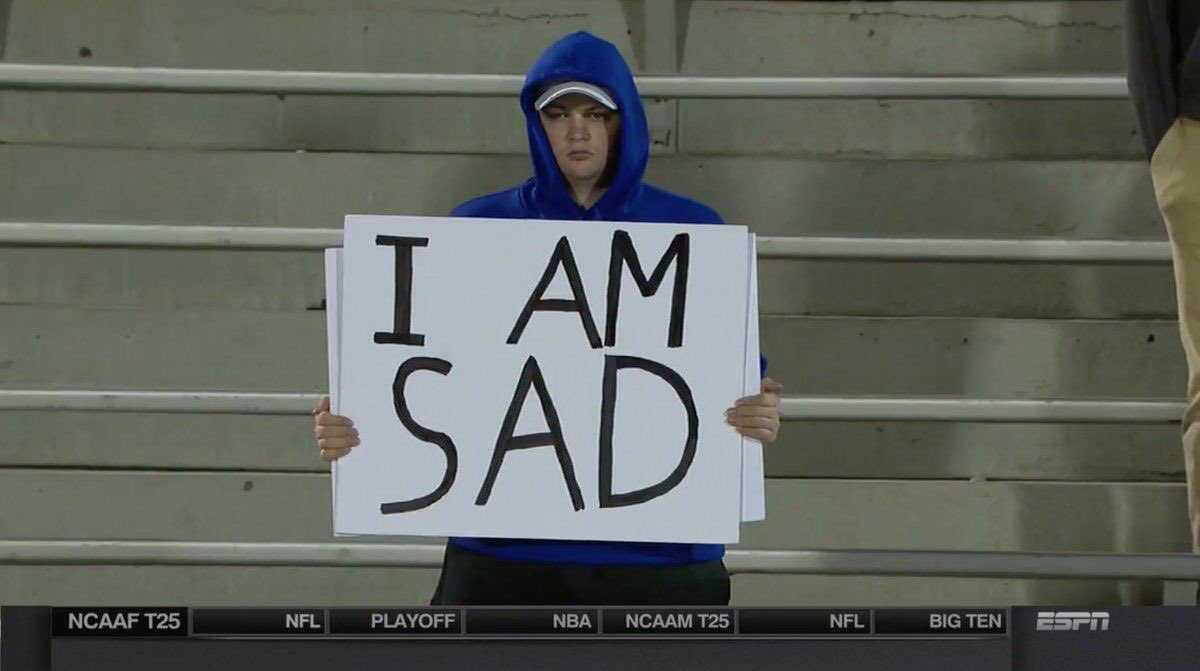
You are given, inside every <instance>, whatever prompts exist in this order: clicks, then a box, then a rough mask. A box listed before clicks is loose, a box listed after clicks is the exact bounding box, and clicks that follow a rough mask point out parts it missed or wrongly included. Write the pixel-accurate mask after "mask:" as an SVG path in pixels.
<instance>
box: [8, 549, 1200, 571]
mask: <svg viewBox="0 0 1200 671" xmlns="http://www.w3.org/2000/svg"><path fill="white" fill-rule="evenodd" d="M442 553H443V546H441V545H429V544H422V545H417V544H413V545H403V544H386V545H385V544H379V543H234V542H191V541H112V540H80V541H46V540H0V566H2V565H60V566H62V565H66V566H102V565H168V566H326V567H332V566H339V567H348V566H354V567H368V566H371V567H395V568H400V567H406V568H436V567H438V566H440V565H441V561H442ZM725 564H726V566H727V567H728V569H729V571H730V572H731V573H735V574H745V573H760V574H795V575H892V576H937V577H957V578H984V577H992V578H1090V579H1096V578H1107V579H1167V580H1197V579H1200V556H1197V555H1190V554H1099V553H1040V552H994V551H941V550H757V549H756V550H743V549H731V550H728V551H727V553H726V558H725Z"/></svg>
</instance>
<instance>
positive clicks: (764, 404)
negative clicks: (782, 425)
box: [725, 377, 783, 445]
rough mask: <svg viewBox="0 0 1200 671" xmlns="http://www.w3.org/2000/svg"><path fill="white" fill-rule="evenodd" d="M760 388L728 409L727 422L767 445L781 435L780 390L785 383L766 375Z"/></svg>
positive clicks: (742, 432)
mask: <svg viewBox="0 0 1200 671" xmlns="http://www.w3.org/2000/svg"><path fill="white" fill-rule="evenodd" d="M760 388H761V389H762V391H761V392H760V393H758V394H755V395H754V396H746V397H745V398H739V399H738V400H737V402H736V403H734V404H733V407H732V408H730V409H728V410H726V411H725V422H726V423H727V424H729V425H730V426H732V427H733V428H735V429H737V432H738V433H740V434H742V435H743V436H746V437H747V438H753V439H755V440H757V441H760V442H761V443H762V444H763V445H766V444H768V443H772V442H774V441H775V438H776V437H778V436H779V392H781V391H783V385H781V384H779V383H778V382H776V381H775V380H772V379H771V378H769V377H764V378H763V379H762V386H761V387H760Z"/></svg>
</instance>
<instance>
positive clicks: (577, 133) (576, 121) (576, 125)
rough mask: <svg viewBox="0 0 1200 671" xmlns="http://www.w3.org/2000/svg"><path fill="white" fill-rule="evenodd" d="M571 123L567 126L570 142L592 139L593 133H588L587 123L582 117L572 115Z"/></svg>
mask: <svg viewBox="0 0 1200 671" xmlns="http://www.w3.org/2000/svg"><path fill="white" fill-rule="evenodd" d="M569 119H570V123H569V125H568V126H567V139H568V140H581V141H585V142H586V141H587V140H590V139H592V137H591V133H590V132H589V131H588V127H587V121H586V119H584V118H583V117H582V116H576V115H571V116H570V117H569Z"/></svg>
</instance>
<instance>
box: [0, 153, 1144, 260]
mask: <svg viewBox="0 0 1200 671" xmlns="http://www.w3.org/2000/svg"><path fill="white" fill-rule="evenodd" d="M530 170H531V168H530V165H529V159H528V158H527V157H516V156H513V157H484V156H444V155H375V154H344V153H304V152H286V153H285V152H206V151H138V150H105V149H85V148H68V147H29V146H14V145H0V220H5V221H42V220H44V221H76V222H85V223H87V222H113V223H136V222H139V221H140V222H145V223H161V224H170V223H181V224H247V225H259V226H271V225H279V226H316V227H340V226H341V222H342V217H343V216H344V215H345V214H346V213H347V212H353V213H385V214H424V215H444V214H446V213H447V212H449V211H450V209H451V208H453V207H454V206H455V205H457V204H459V203H461V202H463V201H464V200H467V199H469V198H474V197H476V196H478V195H481V194H483V193H488V192H491V191H495V190H499V189H503V188H507V187H511V186H514V185H516V184H519V183H520V182H522V181H524V180H525V179H527V178H528V177H529V175H530ZM648 180H649V181H650V182H651V183H653V184H656V185H658V186H662V187H664V188H668V189H672V190H675V191H678V192H680V193H683V194H684V195H689V196H692V197H695V198H700V199H702V200H704V201H705V202H706V203H708V204H710V205H712V206H713V207H714V208H716V209H717V211H718V212H720V213H721V214H722V216H723V217H724V218H725V220H726V221H729V222H733V223H742V224H748V225H750V227H751V228H752V229H753V230H754V231H755V232H757V233H759V234H762V235H804V234H813V235H882V236H887V235H904V236H910V235H916V236H943V237H1038V236H1050V237H1069V238H1076V237H1078V238H1114V239H1124V238H1136V239H1156V240H1164V239H1166V233H1165V231H1164V229H1163V225H1162V221H1161V218H1160V216H1159V213H1158V208H1157V205H1156V204H1155V201H1154V192H1153V188H1152V186H1151V181H1150V171H1149V167H1148V165H1147V164H1146V163H1145V162H1144V161H1039V162H1014V161H804V160H791V159H763V158H735V157H729V158H707V159H696V158H684V157H672V158H668V157H659V158H655V159H653V160H651V162H650V168H649V174H648Z"/></svg>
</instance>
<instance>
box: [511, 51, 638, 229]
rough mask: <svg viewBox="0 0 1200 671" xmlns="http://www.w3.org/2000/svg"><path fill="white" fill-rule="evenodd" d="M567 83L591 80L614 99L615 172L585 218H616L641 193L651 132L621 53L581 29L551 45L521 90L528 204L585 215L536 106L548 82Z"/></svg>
mask: <svg viewBox="0 0 1200 671" xmlns="http://www.w3.org/2000/svg"><path fill="white" fill-rule="evenodd" d="M568 81H580V82H586V83H588V84H594V85H596V86H599V87H601V88H603V89H604V90H606V91H608V92H609V93H611V94H612V96H613V98H615V99H616V103H617V108H618V110H619V112H620V114H621V130H620V137H619V138H618V141H617V145H616V153H615V155H612V156H609V161H614V160H615V161H617V167H616V171H615V172H614V173H613V177H612V182H611V183H610V184H609V186H608V191H607V192H605V194H604V196H602V197H601V198H600V200H599V201H597V202H596V204H595V205H593V206H592V208H591V209H590V210H588V211H587V212H588V218H594V219H607V220H616V219H620V218H621V216H622V214H623V213H625V212H626V211H627V210H628V208H629V206H630V205H631V204H632V203H633V202H634V200H636V198H637V196H638V194H639V193H640V191H641V188H642V176H643V175H644V174H645V172H646V163H647V162H648V161H649V159H650V130H649V127H648V125H647V123H646V112H645V110H644V109H643V108H642V99H641V97H640V96H639V95H638V91H637V85H636V84H634V81H633V73H632V72H630V71H629V65H628V64H626V63H625V59H624V58H623V57H622V56H621V52H619V51H617V48H616V47H615V46H613V45H612V44H611V43H610V42H606V41H605V40H602V39H600V38H598V37H596V36H595V35H592V34H591V33H587V32H583V31H580V32H576V33H571V34H570V35H567V36H566V37H563V38H562V39H560V40H558V41H557V42H555V43H554V44H552V45H550V47H549V48H548V49H546V51H545V52H544V53H543V54H542V55H541V56H540V57H539V58H538V59H537V61H535V62H534V64H533V66H532V67H530V68H529V73H528V75H526V77H525V85H524V87H523V88H522V89H521V109H522V110H523V111H524V112H525V122H526V127H527V129H528V133H529V155H530V157H531V158H532V159H533V181H534V185H533V191H532V199H533V201H534V202H533V203H530V205H532V206H533V207H534V208H535V209H536V210H537V211H538V212H539V213H540V214H541V215H542V216H543V217H546V218H550V219H578V218H580V217H581V216H582V214H583V213H584V210H583V209H582V208H580V207H579V205H578V204H576V203H575V201H574V199H572V198H571V194H570V193H569V192H568V190H567V186H566V183H565V182H564V180H563V176H562V171H561V170H559V168H558V163H557V162H556V161H555V160H554V152H553V151H552V150H551V149H550V142H549V140H547V139H546V133H545V131H544V130H543V129H542V122H541V119H540V118H539V116H538V111H537V110H536V109H535V108H534V104H535V103H536V101H537V99H538V97H539V96H540V95H541V93H542V91H543V90H545V88H546V87H547V86H550V85H552V84H557V83H560V82H568Z"/></svg>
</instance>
